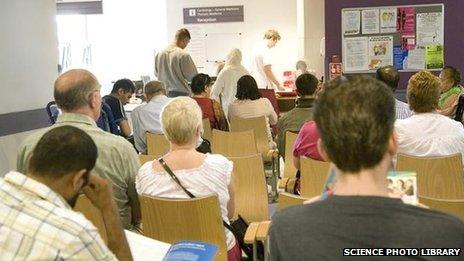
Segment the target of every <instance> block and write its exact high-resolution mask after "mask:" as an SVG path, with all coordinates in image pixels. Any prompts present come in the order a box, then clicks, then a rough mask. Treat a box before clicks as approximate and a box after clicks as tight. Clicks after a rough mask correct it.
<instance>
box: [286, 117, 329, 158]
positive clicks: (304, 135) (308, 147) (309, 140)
mask: <svg viewBox="0 0 464 261" xmlns="http://www.w3.org/2000/svg"><path fill="white" fill-rule="evenodd" d="M319 138H320V136H319V131H318V130H317V126H316V122H315V121H308V122H306V123H305V124H303V127H301V129H300V132H299V133H298V137H297V138H296V141H295V144H294V145H293V156H294V157H302V156H305V157H309V158H311V159H315V160H320V161H324V159H323V158H322V156H321V154H319V151H318V150H317V141H318V140H319Z"/></svg>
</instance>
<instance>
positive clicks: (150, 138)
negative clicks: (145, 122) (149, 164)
mask: <svg viewBox="0 0 464 261" xmlns="http://www.w3.org/2000/svg"><path fill="white" fill-rule="evenodd" d="M146 138H147V154H148V155H152V156H154V157H155V158H159V157H161V156H163V155H164V154H166V153H168V151H169V148H170V145H169V141H168V140H167V139H166V137H165V136H164V134H155V133H150V132H147V133H146Z"/></svg>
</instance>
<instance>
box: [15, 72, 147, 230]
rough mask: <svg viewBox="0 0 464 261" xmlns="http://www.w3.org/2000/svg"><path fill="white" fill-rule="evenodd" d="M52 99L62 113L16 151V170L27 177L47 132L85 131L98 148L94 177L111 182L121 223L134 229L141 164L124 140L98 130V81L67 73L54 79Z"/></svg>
mask: <svg viewBox="0 0 464 261" xmlns="http://www.w3.org/2000/svg"><path fill="white" fill-rule="evenodd" d="M54 97H55V102H56V104H57V105H58V107H59V108H60V109H61V110H62V111H63V113H62V114H61V115H59V116H58V119H57V121H56V123H55V124H54V125H53V126H51V127H49V128H46V129H43V130H40V131H38V132H36V133H34V134H32V135H31V136H29V137H28V138H27V139H26V140H25V141H24V142H23V144H22V145H21V147H20V148H19V151H18V158H17V170H18V171H19V172H21V173H27V167H28V161H29V157H30V155H31V152H32V151H33V149H34V147H35V146H36V144H37V142H38V141H39V140H40V138H41V137H42V136H43V135H44V133H46V132H47V131H48V130H50V129H52V128H56V127H59V126H63V125H71V126H75V127H77V128H79V129H82V130H84V131H85V132H86V133H87V134H88V135H89V136H90V137H91V138H92V139H93V140H94V142H95V144H96V145H97V148H98V158H97V162H96V164H95V168H94V173H95V174H96V175H98V176H100V177H102V178H105V179H108V180H110V181H111V183H112V184H113V197H114V199H115V201H116V203H117V206H118V209H119V216H120V218H121V222H122V224H123V226H124V228H125V229H134V228H135V227H136V226H138V225H139V224H140V220H141V214H140V205H139V200H138V195H137V192H136V190H135V174H136V173H137V171H138V169H139V167H140V163H139V160H138V157H137V153H136V152H135V150H134V148H133V146H132V145H131V144H130V143H129V142H128V141H127V140H125V139H124V138H123V137H119V136H116V135H113V134H111V133H108V132H104V131H102V130H101V129H100V128H98V127H97V125H96V123H95V121H96V120H97V119H98V118H99V116H100V110H101V96H100V84H99V83H98V80H97V79H96V78H95V76H94V75H93V74H92V73H90V72H89V71H86V70H82V69H74V70H69V71H67V72H65V73H63V74H62V75H60V76H59V77H58V79H56V81H55V86H54ZM63 142H66V141H63Z"/></svg>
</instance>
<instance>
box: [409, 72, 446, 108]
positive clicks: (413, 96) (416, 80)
mask: <svg viewBox="0 0 464 261" xmlns="http://www.w3.org/2000/svg"><path fill="white" fill-rule="evenodd" d="M407 97H408V103H409V107H410V108H411V110H413V111H414V112H415V113H426V112H432V111H434V110H436V109H437V108H438V100H439V99H440V81H439V80H438V77H436V76H435V75H433V74H432V73H430V72H428V71H420V72H418V73H416V74H414V75H413V76H412V77H411V78H410V79H409V81H408V88H407Z"/></svg>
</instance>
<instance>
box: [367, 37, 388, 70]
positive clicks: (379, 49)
mask: <svg viewBox="0 0 464 261" xmlns="http://www.w3.org/2000/svg"><path fill="white" fill-rule="evenodd" d="M385 65H393V36H371V37H369V66H368V67H369V70H375V69H377V68H380V67H382V66H385Z"/></svg>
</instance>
